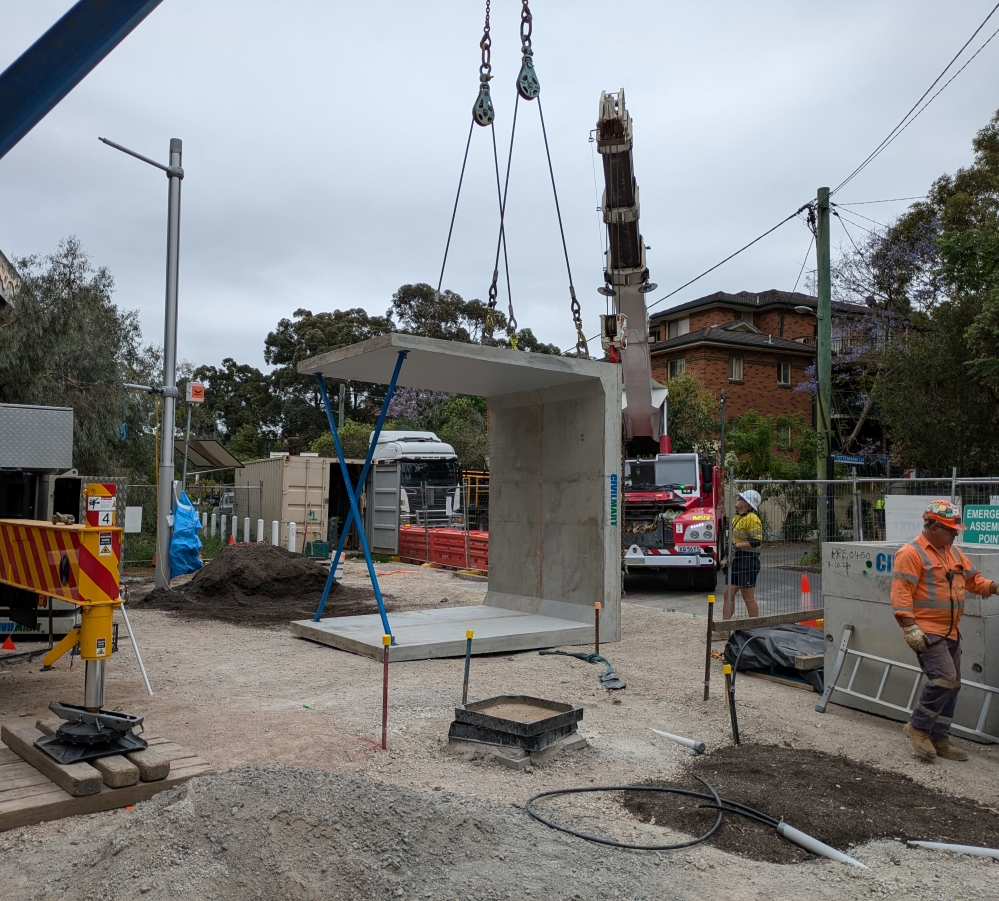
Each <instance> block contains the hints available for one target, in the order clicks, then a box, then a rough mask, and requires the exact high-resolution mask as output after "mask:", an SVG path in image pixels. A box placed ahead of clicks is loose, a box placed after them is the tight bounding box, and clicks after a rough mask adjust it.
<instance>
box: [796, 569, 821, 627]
mask: <svg viewBox="0 0 999 901" xmlns="http://www.w3.org/2000/svg"><path fill="white" fill-rule="evenodd" d="M799 609H801V610H814V609H815V605H814V604H813V603H812V586H811V583H809V581H808V573H802V574H801V606H800V608H799ZM801 625H802V626H814V627H815V628H818V627H819V621H818V620H817V619H808V620H805V621H804V622H802V623H801Z"/></svg>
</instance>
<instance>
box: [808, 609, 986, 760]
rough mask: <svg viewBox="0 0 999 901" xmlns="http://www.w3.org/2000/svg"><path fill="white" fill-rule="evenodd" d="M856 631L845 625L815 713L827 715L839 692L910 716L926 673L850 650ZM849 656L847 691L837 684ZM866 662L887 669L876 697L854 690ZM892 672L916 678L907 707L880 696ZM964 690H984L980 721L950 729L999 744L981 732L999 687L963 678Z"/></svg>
mask: <svg viewBox="0 0 999 901" xmlns="http://www.w3.org/2000/svg"><path fill="white" fill-rule="evenodd" d="M853 630H854V627H853V626H851V625H845V626H843V638H842V640H841V641H840V643H839V652H838V653H837V655H836V662H835V663H834V664H833V668H832V672H831V673H830V674H829V678H828V679H827V680H826V685H825V691H823V692H822V697H821V698H820V699H819V703H818V704H816V705H815V709H816V711H817V712H819V713H825V712H826V707H828V705H829V699H830V697H832V693H833V692H834V691H838V692H840V693H841V694H845V695H850V696H851V697H854V698H861V699H863V700H865V701H870V702H872V703H874V704H880V705H882V706H883V707H887V708H889V709H890V710H897V711H898V712H899V713H906V714H911V713H912V705H913V702H914V701H915V700H916V695H917V692H918V691H919V688H920V685H921V683H922V681H923V679H924V675H923V671H922V670H921V669H920V668H919V667H918V666H913V665H912V664H911V663H899V662H898V661H897V660H888V659H887V658H886V657H878V656H876V655H875V654H866V653H864V652H863V651H855V650H853V649H852V648H851V647H850V637H851V636H852V635H853ZM847 657H853V658H854V664H853V670H852V672H851V673H850V680H849V681H848V682H847V684H846V688H841V687H840V686H839V685H837V684H836V683H837V682H838V681H839V677H840V674H841V673H842V671H843V666H844V664H845V663H846V658H847ZM864 660H871V661H873V662H874V663H879V664H882V665H883V666H884V668H885V669H884V672H883V673H882V674H881V682H880V684H879V685H878V690H877V693H876V694H874V695H866V694H864V693H863V692H860V691H855V690H854V688H853V683H854V681H855V680H856V678H857V671H858V670H859V669H860V664H861V662H862V661H864ZM893 669H900V670H906V671H907V672H910V673H913V674H914V675H915V678H914V679H913V682H912V691H910V692H909V700H908V701H907V702H906V706H904V707H903V706H901V705H899V704H892V703H891V702H890V701H885V700H883V699H882V697H881V695H882V694H883V693H884V690H885V686H886V685H887V684H888V676H889V675H890V674H891V671H892V670H893ZM961 687H962V688H964V687H967V688H978V689H981V690H982V691H983V692H984V693H985V697H984V699H983V700H982V709H981V710H980V711H979V712H978V722H977V723H976V724H975V728H974V729H970V728H968V727H967V726H959V725H958V724H957V723H952V724H951V727H950V728H951V731H953V732H960V733H961V734H962V735H970V736H974V737H975V738H979V739H981V740H982V741H985V742H989V743H992V744H999V737H997V736H995V735H990V734H989V733H988V732H983V731H982V730H983V728H984V726H985V718H986V717H987V716H988V713H989V705H990V704H991V702H992V696H993V695H996V694H999V688H993V687H992V686H991V685H983V684H982V683H981V682H966V681H964V680H963V679H962V680H961Z"/></svg>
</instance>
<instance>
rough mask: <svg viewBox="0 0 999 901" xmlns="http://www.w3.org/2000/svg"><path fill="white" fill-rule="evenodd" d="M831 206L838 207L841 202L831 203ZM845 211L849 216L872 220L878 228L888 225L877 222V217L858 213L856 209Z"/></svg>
mask: <svg viewBox="0 0 999 901" xmlns="http://www.w3.org/2000/svg"><path fill="white" fill-rule="evenodd" d="M832 206H835V207H838V206H841V204H838V203H834V204H832ZM847 212H849V214H850V215H851V216H858V217H859V218H861V219H866V220H867V221H868V222H873V223H874V224H875V225H877V226H879V227H880V228H887V227H888V226H887V225H885V224H884V223H883V222H878V220H877V219H872V218H871V217H870V216H865V215H864V214H863V213H858V212H857V211H856V210H848V211H847Z"/></svg>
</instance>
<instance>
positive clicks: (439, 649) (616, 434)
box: [292, 334, 621, 660]
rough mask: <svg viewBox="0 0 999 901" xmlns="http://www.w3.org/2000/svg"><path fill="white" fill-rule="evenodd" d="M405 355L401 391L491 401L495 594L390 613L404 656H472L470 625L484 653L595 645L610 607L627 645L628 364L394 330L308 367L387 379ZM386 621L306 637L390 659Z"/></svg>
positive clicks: (306, 632)
mask: <svg viewBox="0 0 999 901" xmlns="http://www.w3.org/2000/svg"><path fill="white" fill-rule="evenodd" d="M400 350H407V351H409V354H408V357H407V359H406V362H405V363H404V364H403V366H402V370H401V373H400V376H399V382H398V383H399V386H400V387H412V388H420V389H425V390H430V391H447V392H451V393H455V394H457V393H461V394H473V395H479V396H483V397H485V398H486V400H487V402H488V405H489V412H490V420H489V421H490V453H489V462H490V501H489V505H490V513H489V590H488V592H487V593H486V598H485V601H484V604H483V607H482V608H458V609H456V608H451V609H449V610H440V611H430V612H427V611H424V612H422V613H420V614H418V615H417V614H405V613H397V614H394V615H392V616H390V623H391V624H392V628H393V633H394V634H395V635H396V638H397V641H398V648H393V651H392V654H393V659H396V660H399V659H418V658H419V657H438V656H452V655H460V654H463V653H464V646H465V638H464V631H465V629H467V628H472V629H473V630H474V631H475V644H474V649H475V652H476V653H496V652H500V651H510V650H526V649H529V648H541V647H552V646H556V645H566V644H587V643H590V642H592V640H593V616H594V604H595V603H596V602H597V601H599V602H600V603H601V605H602V610H601V620H600V637H601V640H602V641H604V642H613V641H618V640H620V637H621V576H620V570H621V558H620V547H621V544H620V542H621V537H620V524H619V513H618V510H619V508H618V503H619V499H618V497H617V496H616V491H617V486H618V485H619V484H620V466H621V375H620V367H618V366H616V365H614V364H610V363H603V362H596V361H592V360H577V359H572V358H567V357H554V356H548V355H542V354H529V353H523V352H518V351H510V350H505V349H502V348H496V347H482V346H479V345H470V344H460V343H456V342H451V341H439V340H434V339H429V338H419V337H416V336H411V335H397V334H392V335H383V336H380V337H378V338H372V339H370V340H368V341H364V342H362V343H360V344H356V345H352V346H350V347H345V348H340V349H339V350H336V351H332V352H331V353H328V354H323V355H321V356H318V357H314V358H312V359H310V360H306V361H304V362H303V363H301V364H300V365H299V372H300V373H303V374H315V373H317V372H318V373H322V374H323V375H324V376H325V377H326V378H328V379H351V380H356V381H366V382H375V383H380V384H385V383H387V382H388V380H389V377H390V375H391V373H392V369H393V367H394V366H395V363H396V359H397V357H398V353H399V351H400ZM460 611H467V614H462V613H461V612H460ZM433 614H438V616H437V617H435V616H433ZM346 620H352V621H353V622H347V621H346ZM368 620H370V622H361V621H368ZM375 620H377V617H347V618H341V619H338V620H337V619H334V620H329V621H324V622H323V623H312V622H310V621H304V622H300V623H294V624H293V625H292V632H293V634H296V635H301V636H302V637H307V638H311V639H313V640H316V641H322V642H324V643H327V644H331V645H334V646H336V647H343V648H346V649H348V650H353V651H356V652H359V653H365V654H370V655H371V656H379V655H380V654H381V640H380V638H381V627H380V625H377V623H376V622H375ZM410 628H411V629H412V630H413V631H411V632H410V633H409V635H408V636H407V634H406V631H407V629H410ZM369 633H370V634H369Z"/></svg>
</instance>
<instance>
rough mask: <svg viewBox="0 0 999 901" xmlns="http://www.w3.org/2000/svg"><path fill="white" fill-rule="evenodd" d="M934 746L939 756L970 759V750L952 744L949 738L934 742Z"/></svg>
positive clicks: (946, 758) (951, 758)
mask: <svg viewBox="0 0 999 901" xmlns="http://www.w3.org/2000/svg"><path fill="white" fill-rule="evenodd" d="M913 744H915V739H913ZM933 747H934V749H935V750H936V752H937V757H942V758H943V759H944V760H967V759H968V752H967V751H965V750H964V749H963V748H959V747H957V746H956V745H952V744H951V743H950V739H949V738H945V739H944V740H943V741H935V742H933Z"/></svg>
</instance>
